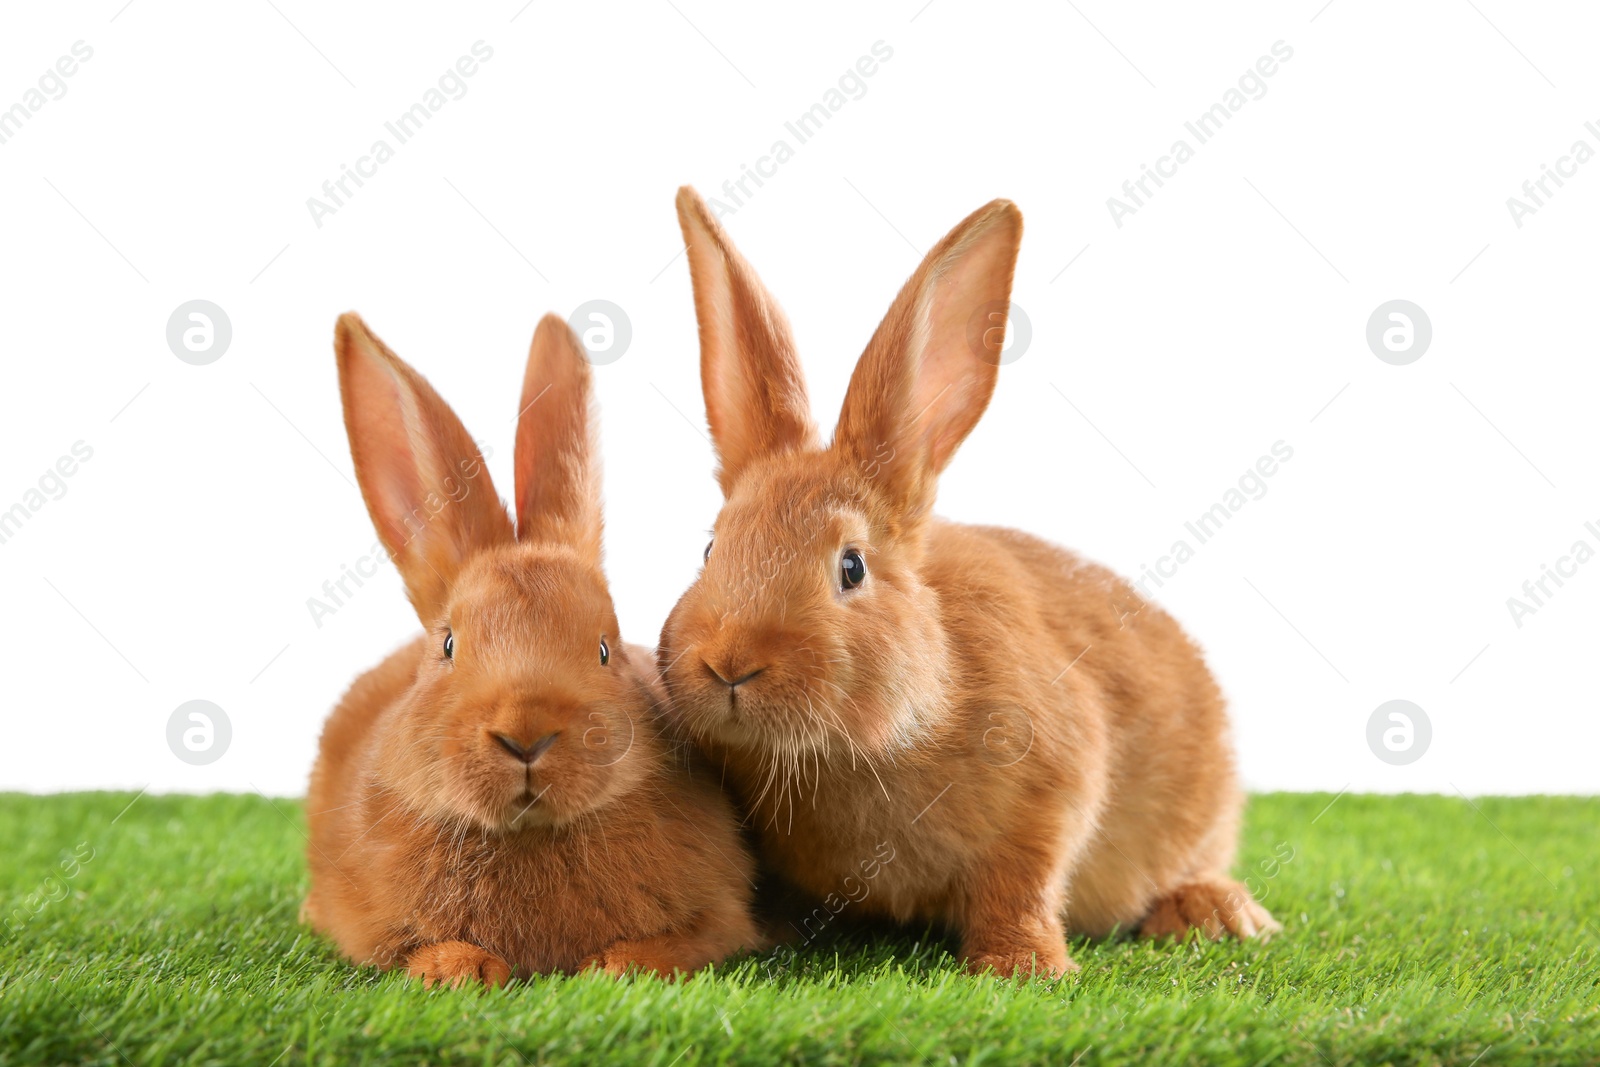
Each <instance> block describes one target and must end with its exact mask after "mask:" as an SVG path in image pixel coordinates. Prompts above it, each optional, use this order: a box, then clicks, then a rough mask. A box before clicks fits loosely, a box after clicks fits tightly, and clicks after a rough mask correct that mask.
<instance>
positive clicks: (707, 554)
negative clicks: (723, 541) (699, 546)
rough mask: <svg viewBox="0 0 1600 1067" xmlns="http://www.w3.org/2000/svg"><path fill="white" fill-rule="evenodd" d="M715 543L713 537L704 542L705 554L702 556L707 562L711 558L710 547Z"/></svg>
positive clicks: (715, 540)
mask: <svg viewBox="0 0 1600 1067" xmlns="http://www.w3.org/2000/svg"><path fill="white" fill-rule="evenodd" d="M716 543H717V539H716V538H715V537H713V538H712V539H711V540H709V541H707V542H706V554H705V556H704V558H705V559H707V560H709V559H710V558H711V546H712V545H714V544H716Z"/></svg>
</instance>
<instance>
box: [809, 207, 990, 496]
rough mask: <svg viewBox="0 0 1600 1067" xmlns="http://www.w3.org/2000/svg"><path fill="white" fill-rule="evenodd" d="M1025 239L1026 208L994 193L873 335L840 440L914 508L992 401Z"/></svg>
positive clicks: (938, 249) (931, 258)
mask: <svg viewBox="0 0 1600 1067" xmlns="http://www.w3.org/2000/svg"><path fill="white" fill-rule="evenodd" d="M1021 242H1022V213H1021V212H1020V211H1018V210H1017V206H1016V205H1015V204H1013V203H1011V201H1009V200H995V201H993V202H991V203H989V204H986V205H985V206H983V207H981V208H979V209H978V210H977V211H975V212H973V213H972V214H971V215H969V216H967V217H966V219H964V220H963V221H962V222H961V223H960V225H958V226H956V228H955V229H953V230H951V231H950V232H949V233H948V234H946V235H945V237H944V239H943V240H942V241H940V242H939V243H938V244H937V245H935V246H934V248H933V250H932V251H931V252H929V253H928V255H927V257H926V258H925V259H924V260H923V261H922V265H921V266H920V267H918V268H917V271H916V273H915V274H913V275H912V276H911V278H910V280H909V281H907V282H906V284H905V286H904V287H903V288H902V289H901V290H900V295H899V296H897V297H896V298H895V301H894V304H893V305H892V306H891V307H890V308H889V313H888V314H887V315H885V316H884V319H883V322H882V324H881V325H879V327H878V330H877V332H876V333H875V334H873V336H872V340H871V341H870V342H869V343H868V344H867V348H866V351H865V352H863V353H862V355H861V359H860V361H859V362H858V363H857V364H856V370H855V374H854V375H852V376H851V379H850V389H849V391H848V392H847V393H846V394H845V400H844V407H843V409H842V410H841V411H840V413H839V426H838V429H837V430H836V431H835V433H834V447H836V448H839V449H842V450H843V451H845V452H846V453H848V454H850V455H851V456H852V458H855V459H857V460H858V461H859V463H860V465H861V467H862V468H863V469H868V470H871V471H872V472H873V477H874V478H876V479H878V480H880V481H881V482H882V483H883V484H884V486H885V487H886V488H887V490H888V491H889V493H890V494H891V496H892V497H894V498H896V499H897V500H898V501H899V502H900V504H901V505H902V506H903V507H904V508H906V510H907V511H908V512H912V513H916V512H920V511H922V510H925V509H927V508H929V507H931V506H932V504H933V496H934V488H935V482H936V480H937V478H938V475H939V472H940V471H942V470H944V468H945V466H946V465H947V464H948V463H949V462H950V458H951V456H953V455H954V454H955V450H956V448H957V446H959V445H960V444H961V442H962V441H963V440H965V439H966V436H967V434H968V433H969V432H970V431H971V430H972V427H973V426H974V425H975V424H976V423H977V421H978V417H979V416H980V415H982V414H983V411H984V408H986V407H988V406H989V397H990V394H992V393H993V392H994V383H995V376H996V374H997V372H998V371H999V368H1000V348H1001V344H1002V342H1003V340H1004V326H1005V323H1006V316H1007V313H1008V310H1009V307H1010V301H1011V276H1012V272H1013V271H1014V270H1015V268H1016V264H1017V250H1018V248H1019V247H1020V245H1021Z"/></svg>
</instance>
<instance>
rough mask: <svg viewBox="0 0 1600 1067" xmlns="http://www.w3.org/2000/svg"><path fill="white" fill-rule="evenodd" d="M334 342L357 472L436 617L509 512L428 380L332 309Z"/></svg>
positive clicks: (403, 566)
mask: <svg viewBox="0 0 1600 1067" xmlns="http://www.w3.org/2000/svg"><path fill="white" fill-rule="evenodd" d="M334 348H335V351H336V352H337V354H338V358H339V392H340V394H341V395H342V396H343V398H344V425H345V431H346V432H347V433H348V434H349V435H350V455H351V458H352V459H354V460H355V466H356V480H357V481H358V482H360V483H361V495H362V497H364V498H365V499H366V502H367V511H368V512H369V513H370V514H371V515H372V522H373V525H374V526H376V527H377V530H378V537H379V539H380V540H382V541H383V545H384V547H385V548H386V549H388V550H389V558H390V559H392V560H394V563H395V566H396V567H398V568H399V569H400V576H401V577H402V578H403V579H405V583H406V592H407V593H408V594H409V595H410V597H411V603H412V606H413V607H415V608H416V609H417V617H418V618H420V619H421V620H422V624H423V625H424V626H433V625H435V624H437V623H438V621H439V618H440V616H441V615H442V614H443V613H444V609H445V605H446V603H447V601H448V598H449V595H450V586H451V584H452V583H453V582H454V581H455V577H456V573H457V572H458V571H459V570H460V569H461V565H462V563H464V562H465V561H466V559H467V558H468V557H469V556H471V555H472V554H473V553H475V552H478V551H481V550H483V549H486V548H490V547H493V546H494V545H497V544H505V543H509V542H510V541H511V540H512V536H511V521H510V519H509V518H508V517H507V515H506V511H505V508H504V507H503V506H502V505H501V503H500V498H499V497H498V496H496V495H495V491H494V484H493V483H492V482H491V481H490V480H489V470H488V468H487V467H485V466H484V462H483V456H482V455H481V454H480V453H479V452H478V446H477V445H475V444H473V442H472V438H471V437H470V436H468V434H467V430H466V427H464V426H462V425H461V420H460V419H458V418H456V413H455V412H454V411H451V410H450V405H448V404H446V403H445V402H444V401H443V400H442V399H440V397H439V394H438V393H436V392H434V391H433V387H432V386H430V385H429V384H428V383H427V381H426V380H425V379H424V378H423V377H422V375H420V374H418V373H417V372H416V371H414V370H412V369H411V367H410V366H409V365H408V364H407V363H406V362H405V361H404V360H402V359H401V358H400V357H399V356H397V355H395V354H394V353H393V352H391V351H389V349H388V348H387V347H385V345H384V343H383V342H382V341H380V340H378V339H377V338H376V337H375V336H373V334H372V332H371V331H370V330H368V329H367V324H366V323H364V322H362V321H361V318H360V316H358V315H356V314H354V313H348V314H345V315H341V316H340V317H339V326H338V329H337V331H336V332H335V338H334Z"/></svg>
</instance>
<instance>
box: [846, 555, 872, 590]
mask: <svg viewBox="0 0 1600 1067" xmlns="http://www.w3.org/2000/svg"><path fill="white" fill-rule="evenodd" d="M866 578H867V561H866V560H864V559H862V558H861V553H860V552H857V551H856V550H855V549H853V548H847V549H845V550H844V557H843V558H842V559H840V560H839V579H840V581H842V582H843V583H844V588H846V589H854V588H855V587H856V586H858V585H860V584H861V583H862V582H864V581H866Z"/></svg>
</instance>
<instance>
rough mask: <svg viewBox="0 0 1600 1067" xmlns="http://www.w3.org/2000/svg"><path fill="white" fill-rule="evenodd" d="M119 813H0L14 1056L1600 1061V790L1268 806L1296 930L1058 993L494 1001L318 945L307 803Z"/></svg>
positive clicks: (5, 1019) (836, 973) (121, 800)
mask: <svg viewBox="0 0 1600 1067" xmlns="http://www.w3.org/2000/svg"><path fill="white" fill-rule="evenodd" d="M131 800H133V797H132V796H130V795H126V794H103V793H97V794H77V795H66V796H54V797H28V796H17V795H9V794H0V856H4V857H6V858H5V860H4V864H3V867H0V1064H13V1063H94V1064H123V1063H129V1064H140V1065H143V1064H213V1063H214V1064H247V1063H261V1064H267V1063H273V1062H276V1063H277V1064H279V1065H282V1067H288V1065H290V1064H299V1063H347V1062H352V1061H362V1060H366V1061H373V1062H377V1061H380V1060H381V1061H384V1062H396V1063H400V1062H417V1063H450V1064H456V1063H460V1064H469V1063H470V1064H522V1063H552V1062H562V1061H572V1062H582V1063H594V1062H597V1061H600V1060H603V1059H614V1060H618V1061H623V1062H629V1063H639V1064H656V1065H660V1067H666V1065H668V1064H677V1065H683V1067H688V1065H690V1064H696V1063H771V1062H778V1061H808V1062H819V1063H836V1064H855V1063H877V1062H924V1063H934V1062H938V1063H942V1064H962V1063H968V1064H976V1063H997V1064H998V1063H1022V1062H1037V1063H1045V1062H1048V1063H1060V1064H1070V1063H1073V1062H1077V1063H1079V1064H1082V1065H1084V1067H1088V1065H1090V1064H1102V1063H1114V1062H1125V1063H1158V1062H1175V1063H1176V1062H1210V1063H1228V1064H1312V1065H1319V1064H1329V1065H1343V1064H1371V1063H1397V1064H1399V1063H1406V1064H1412V1063H1416V1064H1424V1063H1459V1064H1470V1063H1473V1062H1476V1063H1477V1064H1480V1065H1482V1067H1494V1065H1499V1064H1509V1063H1547V1064H1582V1063H1595V1062H1597V1061H1600V968H1597V966H1596V955H1597V951H1596V950H1597V948H1600V935H1597V929H1600V922H1597V921H1596V912H1597V905H1600V799H1583V798H1559V797H1533V798H1521V799H1484V800H1480V801H1476V802H1475V804H1476V807H1474V806H1473V805H1472V804H1469V803H1468V802H1466V801H1464V800H1462V799H1460V798H1455V797H1414V796H1405V797H1372V796H1344V797H1341V798H1340V799H1339V800H1338V801H1337V803H1334V804H1333V806H1332V807H1331V808H1328V804H1329V802H1330V801H1331V800H1333V797H1331V796H1329V795H1326V794H1277V795H1268V796H1259V797H1256V798H1254V800H1253V801H1252V805H1251V808H1250V814H1249V819H1248V826H1247V831H1246V835H1245V840H1244V844H1243V847H1242V849H1241V852H1240V859H1241V865H1240V870H1241V873H1245V872H1251V871H1253V872H1254V874H1255V877H1256V878H1257V880H1258V884H1259V885H1260V886H1261V887H1262V891H1263V892H1264V893H1265V896H1266V902H1267V904H1268V906H1269V907H1270V908H1271V909H1272V910H1273V912H1274V913H1275V914H1276V915H1277V916H1278V917H1279V918H1280V919H1281V920H1283V922H1284V924H1285V926H1286V928H1287V929H1286V930H1285V932H1284V934H1282V935H1280V937H1279V938H1278V939H1277V940H1275V941H1273V942H1272V943H1270V944H1268V945H1257V944H1252V945H1239V944H1235V943H1226V944H1216V945H1213V944H1199V943H1196V942H1190V943H1188V944H1185V945H1171V944H1168V945H1164V946H1156V945H1151V944H1147V943H1140V942H1134V941H1128V940H1120V941H1110V942H1099V943H1092V942H1080V943H1077V944H1075V945H1074V946H1073V955H1074V957H1075V958H1076V959H1077V961H1078V962H1079V963H1080V964H1082V966H1083V971H1082V973H1081V974H1080V975H1079V976H1077V977H1076V978H1073V979H1068V980H1064V981H1060V982H1043V981H1040V982H1015V983H1014V982H1007V981H1001V980H996V979H990V978H985V979H973V978H968V977H965V976H964V975H962V974H961V973H960V971H959V969H958V968H957V966H956V964H955V961H954V960H953V959H952V957H951V956H950V954H949V946H948V945H947V944H945V943H944V942H942V941H941V940H939V939H938V938H936V937H930V936H928V935H926V934H920V935H919V933H918V932H911V933H901V934H892V933H891V934H885V933H878V934H872V933H866V932H862V931H855V932H852V933H847V934H844V935H841V937H839V938H838V939H835V940H831V941H829V942H827V943H825V944H816V945H813V946H811V947H809V948H807V949H805V950H803V951H800V952H798V953H796V952H792V951H784V952H780V953H778V954H776V955H773V956H763V957H752V958H746V959H742V960H737V961H734V962H731V963H729V964H726V965H724V966H723V967H722V968H720V969H719V970H718V971H717V972H716V973H714V974H712V973H706V974H702V975H699V976H696V977H694V978H692V979H690V980H688V981H685V982H681V983H676V984H674V983H665V982H661V981H657V980H654V979H648V978H639V979H627V980H624V981H621V982H614V981H611V980H609V979H605V978H599V977H593V976H585V977H581V978H552V979H541V980H538V981H535V982H532V983H530V984H527V985H521V986H517V985H513V986H511V987H509V988H507V989H504V990H499V991H497V992H494V993H488V994H483V993H468V992H453V991H448V990H441V991H433V992H428V991H424V990H422V989H421V988H419V987H418V986H416V985H415V984H412V983H410V982H408V981H407V980H406V979H404V978H403V977H400V976H397V975H392V974H391V975H379V974H377V973H376V972H373V971H371V970H357V969H355V968H352V967H349V966H347V965H345V964H344V963H341V962H340V961H339V959H338V958H337V957H336V956H335V955H334V953H333V951H332V950H331V949H330V947H329V946H328V944H327V943H325V942H323V941H322V940H320V939H318V938H316V937H314V936H312V935H311V934H309V933H308V932H307V931H306V930H304V929H303V928H301V927H300V926H299V925H298V924H297V923H296V912H297V910H298V908H299V905H300V899H301V896H302V893H303V891H304V889H305V884H306V873H305V866H304V862H303V859H302V849H303V847H304V841H303V838H302V836H301V827H302V816H301V811H300V807H299V805H298V804H296V803H294V802H290V801H281V800H280V801H271V802H269V801H267V800H265V799H263V798H261V797H255V796H212V797H174V796H168V797H154V796H146V797H141V798H139V799H138V800H137V802H135V803H133V804H132V806H131V807H127V810H126V811H125V812H123V814H121V815H120V817H118V813H119V812H122V811H123V809H124V807H125V806H127V805H128V804H129V801H131ZM1325 808H1327V810H1326V811H1324V809H1325ZM1319 813H1320V815H1319ZM80 844H82V845H84V846H85V848H84V851H83V852H82V853H81V855H84V856H88V855H89V852H88V851H87V850H88V849H92V850H93V854H92V858H91V859H88V860H87V862H81V863H79V864H78V868H79V869H78V872H77V874H76V876H75V877H70V878H68V877H66V876H65V875H66V870H64V869H63V866H62V863H63V860H64V859H65V861H66V869H67V870H70V869H71V868H72V867H73V861H72V859H71V857H72V856H73V854H74V850H75V849H77V848H78V847H79V845H80ZM1291 850H1292V853H1291ZM1291 854H1292V858H1291V859H1289V860H1288V862H1284V863H1280V864H1278V865H1276V866H1274V865H1273V864H1272V862H1271V859H1272V857H1274V856H1275V855H1276V856H1285V855H1291ZM1263 865H1264V866H1263ZM1269 873H1270V874H1271V877H1269V876H1268V875H1269ZM51 898H58V899H51Z"/></svg>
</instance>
